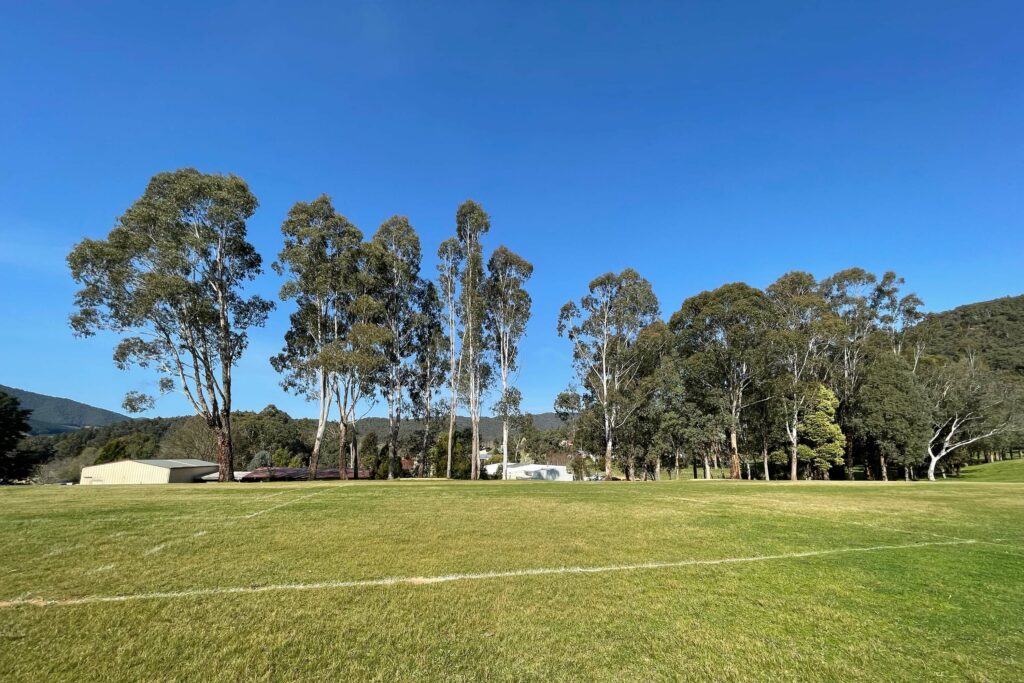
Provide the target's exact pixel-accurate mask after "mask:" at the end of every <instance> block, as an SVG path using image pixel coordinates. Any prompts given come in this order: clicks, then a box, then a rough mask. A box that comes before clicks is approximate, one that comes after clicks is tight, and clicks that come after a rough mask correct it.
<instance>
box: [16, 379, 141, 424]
mask: <svg viewBox="0 0 1024 683" xmlns="http://www.w3.org/2000/svg"><path fill="white" fill-rule="evenodd" d="M0 391H2V392H4V393H6V394H10V395H11V396H13V397H14V398H16V399H18V402H19V403H21V407H22V408H27V409H29V410H31V411H32V416H31V417H30V418H29V424H30V425H31V427H32V434H60V433H63V432H73V431H75V430H77V429H82V428H83V427H103V426H106V425H111V424H115V423H117V422H125V421H127V420H130V419H132V418H130V417H128V416H126V415H121V414H120V413H115V412H113V411H111V410H104V409H103V408H96V407H95V406H90V405H86V404H85V403H79V402H78V401H72V400H71V399H67V398H57V397H56V396H46V395H45V394H37V393H35V392H32V391H25V390H24V389H15V388H14V387H5V386H3V385H2V384H0Z"/></svg>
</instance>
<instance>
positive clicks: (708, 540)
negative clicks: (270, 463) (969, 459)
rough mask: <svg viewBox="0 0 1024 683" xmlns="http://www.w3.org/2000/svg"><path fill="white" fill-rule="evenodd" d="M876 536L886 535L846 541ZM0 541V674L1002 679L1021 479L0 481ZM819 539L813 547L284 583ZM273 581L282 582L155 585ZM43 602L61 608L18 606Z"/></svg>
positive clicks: (1019, 560) (1022, 657) (1016, 622)
mask: <svg viewBox="0 0 1024 683" xmlns="http://www.w3.org/2000/svg"><path fill="white" fill-rule="evenodd" d="M278 506H279V507H278ZM200 532H204V533H200ZM197 534H199V535H197ZM963 540H970V541H973V542H970V543H967V542H960V541H963ZM949 542H953V543H955V544H953V545H924V544H935V543H949ZM917 544H921V545H917ZM908 545H912V546H913V547H902V546H908ZM875 546H901V547H896V548H893V547H889V548H882V549H876V550H857V549H863V548H869V547H875ZM0 548H3V552H2V553H0V601H4V602H3V603H0V678H2V679H3V680H10V681H39V680H47V681H121V680H161V681H196V680H223V681H239V680H266V681H271V680H273V681H278V680H285V681H294V680H331V681H355V680H380V681H393V680H446V681H451V680H455V681H459V680H461V681H479V680H508V681H512V680H537V681H551V680H574V681H575V680H597V681H621V680H642V681H662V680H712V679H713V680H759V681H761V680H796V679H799V680H834V681H849V680H863V681H901V680H902V681H920V680H937V679H945V680H975V681H1014V680H1020V677H1021V671H1022V670H1024V485H1019V484H987V483H967V482H950V481H946V482H943V483H940V484H927V483H914V484H905V483H902V482H892V483H889V484H870V483H846V482H836V483H833V484H828V483H799V484H789V483H775V482H773V483H765V482H738V483H734V482H723V481H712V482H687V481H679V482H661V483H646V484H642V483H633V484H631V483H625V482H622V483H611V482H609V483H600V482H593V483H572V484H560V483H540V482H521V483H512V482H483V483H468V482H398V483H392V484H388V483H370V482H364V483H350V484H343V483H311V484H302V485H300V484H259V485H201V486H200V485H196V486H162V487H159V486H158V487H33V488H29V487H24V488H7V489H5V490H2V491H0ZM847 550H850V551H849V552H846V551H847ZM819 551H825V552H827V553H831V554H817V555H810V556H804V557H792V556H791V557H781V558H775V559H762V560H757V561H743V562H729V563H720V564H708V563H705V564H690V565H685V566H675V567H663V568H641V569H620V570H617V571H608V572H603V573H550V574H538V575H532V576H515V577H504V578H477V579H473V580H455V581H450V582H446V583H427V584H417V583H398V584H395V585H387V586H380V585H363V586H350V587H336V586H335V587H320V588H302V586H303V585H308V584H312V583H324V582H331V581H353V580H372V579H378V578H381V577H431V576H438V575H447V574H464V573H480V572H496V571H497V572H501V571H508V570H517V569H539V568H558V567H600V566H609V565H630V564H641V563H649V562H680V561H698V562H700V561H714V560H722V559H727V558H740V559H743V558H756V557H759V556H762V557H763V556H779V555H783V556H785V555H793V554H796V553H807V552H819ZM832 551H842V552H832ZM279 584H292V588H290V589H286V588H278V589H274V590H267V591H265V592H243V593H217V592H212V593H207V594H198V595H197V594H187V595H164V596H153V595H152V594H153V593H180V592H182V591H194V590H196V589H200V590H203V589H213V590H216V589H220V588H241V587H259V586H270V585H279ZM96 596H143V597H139V598H137V599H131V600H127V601H123V602H96V601H89V599H91V598H93V597H96ZM76 598H85V599H86V601H85V602H79V603H74V604H68V603H66V601H67V600H70V599H76ZM46 600H50V601H57V602H56V603H53V602H50V603H46V604H45V605H41V604H35V603H32V602H25V601H46ZM61 601H64V602H63V603H62V602H61Z"/></svg>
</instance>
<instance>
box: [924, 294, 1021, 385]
mask: <svg viewBox="0 0 1024 683" xmlns="http://www.w3.org/2000/svg"><path fill="white" fill-rule="evenodd" d="M917 329H918V331H919V332H921V333H922V338H924V339H926V340H927V342H926V347H925V352H926V353H929V354H936V355H941V356H949V357H952V358H959V357H962V356H964V355H965V354H966V353H970V352H973V353H975V354H977V357H978V358H980V359H982V360H984V361H985V363H986V364H987V365H988V367H990V368H992V369H993V370H1000V371H1004V372H1010V373H1013V374H1014V375H1016V376H1017V378H1018V379H1021V380H1024V295H1021V296H1008V297H1003V298H1002V299H993V300H992V301H981V302H978V303H976V304H967V305H965V306H960V307H958V308H954V309H952V310H950V311H943V312H942V313H932V314H930V315H929V316H928V317H927V318H925V319H924V320H923V321H922V322H921V323H920V324H919V325H918V326H917Z"/></svg>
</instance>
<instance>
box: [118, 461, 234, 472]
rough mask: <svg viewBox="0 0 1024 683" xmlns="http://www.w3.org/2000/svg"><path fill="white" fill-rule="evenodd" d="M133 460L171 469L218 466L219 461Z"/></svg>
mask: <svg viewBox="0 0 1024 683" xmlns="http://www.w3.org/2000/svg"><path fill="white" fill-rule="evenodd" d="M131 462H141V463H142V464H143V465H152V466H154V467H163V468H166V469H169V470H174V469H178V468H180V467H216V466H217V463H215V462H207V461H206V460H194V459H186V460H132V461H131Z"/></svg>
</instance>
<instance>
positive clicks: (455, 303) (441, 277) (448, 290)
mask: <svg viewBox="0 0 1024 683" xmlns="http://www.w3.org/2000/svg"><path fill="white" fill-rule="evenodd" d="M437 259H438V264H437V271H438V274H437V279H438V287H439V289H440V294H441V300H442V302H443V304H444V313H445V334H446V337H447V340H448V441H447V451H448V452H447V458H448V459H447V466H446V470H445V476H446V477H448V478H449V479H451V476H452V447H453V445H454V443H455V416H456V412H457V410H458V405H459V380H460V378H461V376H462V354H461V352H460V343H461V339H462V330H461V327H460V325H461V319H460V316H459V273H460V271H461V268H462V260H463V255H462V248H461V247H460V245H459V240H458V239H456V238H454V237H451V238H449V239H446V240H445V241H444V242H442V243H441V246H440V247H438V250H437Z"/></svg>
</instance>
